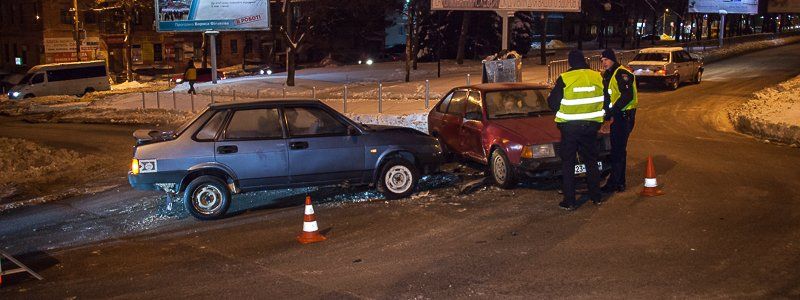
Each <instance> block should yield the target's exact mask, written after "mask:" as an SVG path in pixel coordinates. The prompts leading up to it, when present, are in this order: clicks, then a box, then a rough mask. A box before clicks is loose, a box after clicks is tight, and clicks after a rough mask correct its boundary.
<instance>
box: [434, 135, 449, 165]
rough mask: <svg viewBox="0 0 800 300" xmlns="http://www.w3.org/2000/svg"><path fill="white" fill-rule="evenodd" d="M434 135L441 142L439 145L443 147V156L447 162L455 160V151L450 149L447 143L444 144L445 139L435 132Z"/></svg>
mask: <svg viewBox="0 0 800 300" xmlns="http://www.w3.org/2000/svg"><path fill="white" fill-rule="evenodd" d="M433 137H435V138H436V140H437V141H438V142H439V145H440V146H441V147H442V157H443V158H444V161H445V162H451V161H453V153H452V152H450V149H448V148H447V145H445V144H444V141H443V140H442V138H441V137H440V136H439V135H438V134H434V135H433Z"/></svg>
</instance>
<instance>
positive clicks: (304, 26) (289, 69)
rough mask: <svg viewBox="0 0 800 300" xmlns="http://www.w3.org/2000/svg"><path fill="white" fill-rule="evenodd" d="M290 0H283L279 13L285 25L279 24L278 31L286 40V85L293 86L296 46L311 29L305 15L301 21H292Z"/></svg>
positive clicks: (309, 21) (292, 13)
mask: <svg viewBox="0 0 800 300" xmlns="http://www.w3.org/2000/svg"><path fill="white" fill-rule="evenodd" d="M293 2H294V1H292V0H284V1H283V7H282V8H281V13H283V16H284V18H285V22H286V24H285V26H281V28H280V31H281V33H282V34H283V38H284V39H285V40H286V85H287V86H294V77H295V76H294V74H295V69H296V66H295V64H296V63H295V56H296V55H297V48H298V47H299V46H300V44H301V43H302V42H303V39H305V37H306V32H308V31H311V30H313V27H314V26H312V25H310V23H311V20H310V19H309V18H308V17H306V18H304V19H303V20H302V21H301V22H295V21H294V10H293V9H294V7H293V4H292V3H293Z"/></svg>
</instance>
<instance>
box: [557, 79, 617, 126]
mask: <svg viewBox="0 0 800 300" xmlns="http://www.w3.org/2000/svg"><path fill="white" fill-rule="evenodd" d="M561 80H562V81H563V82H564V98H563V99H561V106H560V107H559V109H558V112H557V113H556V119H555V121H556V122H557V123H564V122H567V121H579V120H583V121H594V122H603V116H604V115H605V112H604V111H603V101H604V95H603V77H602V76H601V75H600V73H599V72H597V71H593V70H589V69H578V70H572V71H568V72H566V73H564V74H561Z"/></svg>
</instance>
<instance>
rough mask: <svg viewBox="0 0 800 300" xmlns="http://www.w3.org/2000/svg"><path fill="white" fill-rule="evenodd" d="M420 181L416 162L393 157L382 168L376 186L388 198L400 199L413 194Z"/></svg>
mask: <svg viewBox="0 0 800 300" xmlns="http://www.w3.org/2000/svg"><path fill="white" fill-rule="evenodd" d="M417 182H419V172H418V171H417V168H416V167H414V164H412V163H411V162H409V161H408V160H406V159H403V158H399V157H398V158H391V159H389V160H388V161H387V162H386V163H385V164H383V168H381V173H380V176H378V182H377V184H376V185H375V186H377V188H378V192H381V193H382V194H383V196H384V197H386V199H389V200H393V199H400V198H405V197H408V196H411V194H412V193H413V192H414V188H415V187H417Z"/></svg>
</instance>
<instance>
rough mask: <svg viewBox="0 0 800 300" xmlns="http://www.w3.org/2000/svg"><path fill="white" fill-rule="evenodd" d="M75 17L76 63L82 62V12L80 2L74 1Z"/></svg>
mask: <svg viewBox="0 0 800 300" xmlns="http://www.w3.org/2000/svg"><path fill="white" fill-rule="evenodd" d="M72 6H73V8H72V9H73V10H74V11H75V15H74V20H73V23H74V25H75V26H74V30H75V61H81V27H80V26H81V25H80V18H79V16H80V12H79V11H78V0H72Z"/></svg>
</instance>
